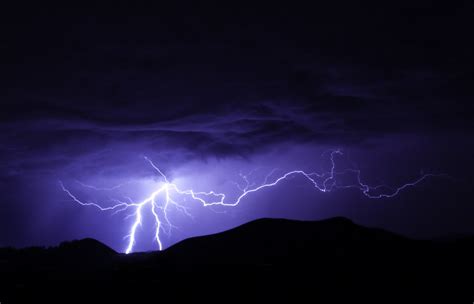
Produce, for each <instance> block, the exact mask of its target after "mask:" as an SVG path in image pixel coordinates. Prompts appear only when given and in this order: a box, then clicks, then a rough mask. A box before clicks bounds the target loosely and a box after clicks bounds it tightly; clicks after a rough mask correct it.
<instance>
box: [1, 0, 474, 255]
mask: <svg viewBox="0 0 474 304" xmlns="http://www.w3.org/2000/svg"><path fill="white" fill-rule="evenodd" d="M241 5H242V6H239V7H237V8H234V9H224V8H220V9H219V8H213V10H209V9H207V8H204V7H195V6H193V7H186V9H182V8H176V7H166V8H165V9H163V8H159V9H158V8H156V10H142V9H136V11H135V10H129V8H116V11H113V12H110V11H108V12H101V11H100V10H98V11H97V12H95V11H94V12H90V11H87V10H77V11H74V12H69V11H67V10H62V9H60V8H54V9H53V8H51V9H48V8H41V9H39V10H32V11H35V12H36V13H35V14H31V13H29V12H25V11H21V10H15V9H12V10H13V11H12V12H11V13H10V14H9V16H5V18H3V21H2V22H4V23H5V26H4V28H5V27H8V28H9V29H10V30H9V31H8V33H5V35H3V36H4V37H5V39H4V41H2V45H1V49H0V52H1V53H0V54H1V56H0V62H1V65H2V69H1V70H2V72H0V80H2V82H1V86H2V90H1V91H0V99H1V100H2V107H3V108H2V111H1V113H0V127H1V128H2V132H1V133H0V191H1V193H2V194H3V195H2V200H1V201H0V208H1V209H0V246H29V245H53V244H57V243H58V242H60V241H64V240H70V239H77V238H84V237H93V238H96V239H98V240H100V241H102V242H104V243H106V244H107V245H109V246H111V247H113V248H114V249H116V250H119V251H123V249H124V247H125V245H126V241H124V240H123V236H124V235H126V234H127V231H128V229H129V227H130V225H131V220H130V219H128V220H124V215H125V214H117V215H111V213H100V212H97V210H95V209H94V208H87V207H81V206H78V205H77V204H75V203H74V202H72V201H71V200H70V199H69V198H68V197H67V196H66V195H65V193H64V192H62V191H61V189H60V187H59V186H58V181H59V180H62V181H63V182H64V183H65V184H66V185H68V186H69V187H71V189H72V190H73V191H74V193H77V194H78V195H80V196H81V197H84V198H93V197H95V198H97V199H101V198H102V199H105V198H106V196H107V195H108V194H103V193H102V194H101V193H94V191H89V190H87V191H86V189H84V188H81V187H78V184H77V183H76V182H75V181H77V180H79V181H81V182H84V183H88V184H94V185H96V186H100V187H111V186H114V185H116V184H118V183H121V182H129V181H131V183H130V184H127V185H126V186H124V187H123V188H122V189H120V191H119V192H115V191H114V192H112V193H111V194H110V196H114V195H117V196H122V195H128V196H131V197H133V198H134V199H140V198H143V197H144V196H146V195H147V194H149V191H150V190H151V189H152V188H153V186H154V183H156V182H157V176H156V172H154V171H153V170H152V169H151V168H150V166H148V165H147V163H146V162H145V161H144V159H143V156H144V155H146V156H148V157H150V158H151V159H153V161H154V162H155V163H156V164H158V165H159V166H160V169H162V170H163V171H164V172H165V173H166V174H167V175H168V177H170V178H171V179H173V180H174V181H176V183H179V184H180V185H183V186H187V187H192V188H193V189H195V190H202V191H209V190H213V189H219V190H220V189H222V190H220V191H226V192H228V193H229V195H232V191H235V189H233V188H232V187H231V184H230V182H231V181H239V172H242V173H248V172H250V171H251V170H253V169H256V168H258V171H257V172H258V173H257V174H256V177H255V178H256V179H258V178H261V175H262V174H263V176H264V175H265V174H266V173H268V172H270V171H271V170H272V169H273V168H279V169H281V170H282V171H280V172H283V171H285V170H294V169H303V170H307V171H313V170H314V171H319V170H322V169H324V170H327V169H328V165H330V163H329V162H328V158H327V155H326V156H325V155H324V154H323V152H324V151H327V150H328V149H334V148H341V149H343V150H344V151H345V160H343V161H348V160H350V161H352V162H354V163H356V164H357V165H358V168H360V169H361V171H362V178H363V179H364V181H367V182H368V183H371V184H380V183H388V184H392V185H399V184H401V183H404V182H407V181H411V180H413V179H414V178H416V177H418V176H419V175H420V172H421V171H423V172H433V173H446V174H449V175H451V176H452V177H453V178H454V179H429V180H427V181H425V182H423V183H421V184H420V185H419V186H418V187H416V188H411V189H408V190H406V191H404V192H403V193H401V194H400V195H399V196H398V197H396V198H393V199H381V200H370V199H368V198H366V197H364V196H363V195H362V194H361V193H360V192H358V191H355V190H340V191H336V192H333V193H320V192H318V191H316V190H314V189H313V188H312V187H311V185H309V184H308V183H307V181H305V180H302V179H298V178H295V179H294V180H291V181H288V182H285V183H282V184H281V185H278V186H277V187H275V188H272V189H268V190H265V191H262V192H260V193H257V194H255V195H252V196H251V197H249V198H248V199H247V200H246V201H245V202H243V203H242V204H241V205H239V206H238V207H237V208H233V209H226V208H213V209H209V208H202V207H199V205H195V206H193V204H192V203H189V205H190V206H191V207H190V208H191V210H192V213H193V215H194V219H189V218H187V217H186V216H183V215H181V214H179V213H173V214H170V216H171V217H172V218H173V223H174V224H175V225H176V226H177V228H176V229H174V230H173V232H172V235H171V236H170V237H167V236H164V238H163V242H164V244H165V246H169V245H172V244H173V243H175V242H177V241H179V240H181V239H184V238H187V237H190V236H195V235H202V234H208V233H214V232H218V231H222V230H225V229H229V228H232V227H234V226H236V225H239V224H242V223H245V222H248V221H250V220H253V219H256V218H261V217H284V218H294V219H324V218H328V217H332V216H341V215H342V216H346V217H349V218H351V219H353V220H354V221H355V222H357V223H360V224H365V225H370V226H377V227H382V228H386V229H389V230H392V231H395V232H400V233H403V234H405V235H409V236H413V237H423V238H426V237H438V236H445V235H450V234H456V233H474V225H473V224H472V223H473V221H472V219H473V216H474V207H473V204H472V194H474V193H473V190H472V189H473V187H472V186H473V178H472V174H471V172H472V170H473V169H474V166H473V164H474V162H473V156H472V155H474V154H473V152H474V151H473V150H474V146H473V144H472V142H473V141H472V139H473V124H472V120H471V117H472V114H473V108H472V103H471V100H472V97H473V94H472V83H471V82H472V78H471V77H470V76H472V69H471V68H470V67H472V64H473V61H472V58H471V54H472V51H473V47H472V42H470V41H467V37H468V36H467V34H468V32H469V30H468V29H469V28H470V23H472V18H470V16H471V15H470V14H471V13H472V5H471V4H468V3H463V4H459V5H457V4H452V5H450V6H449V7H446V6H444V5H442V4H437V3H436V4H430V5H428V4H427V3H425V2H423V1H420V3H418V4H412V5H411V6H407V7H398V6H397V7H395V6H394V7H377V6H371V7H370V8H363V7H353V8H350V9H349V8H348V9H347V11H343V12H341V11H340V10H338V8H337V7H331V6H330V5H327V6H325V7H322V8H321V12H319V13H317V14H319V15H317V16H315V15H314V14H316V13H314V11H313V13H311V14H310V13H309V12H306V11H305V10H304V9H298V8H292V9H291V10H290V12H288V11H287V8H286V9H283V8H279V7H272V8H271V9H269V8H268V7H260V8H259V7H257V8H255V7H254V8H253V9H252V10H249V9H247V8H248V7H244V5H243V4H241ZM427 5H428V6H427ZM439 18H442V19H443V20H447V21H445V22H443V23H442V26H441V23H440V22H439ZM244 25H245V26H244ZM2 34H3V33H2ZM470 79H471V80H470ZM347 164H348V163H345V165H347ZM342 165H344V163H343V164H342ZM234 195H235V194H234ZM152 228H153V223H152V221H151V219H149V218H145V219H144V224H143V229H142V230H140V232H139V234H138V235H139V240H137V245H136V250H150V249H154V248H156V244H153V242H152V238H153V235H152V234H153V232H152V231H153V229H152Z"/></svg>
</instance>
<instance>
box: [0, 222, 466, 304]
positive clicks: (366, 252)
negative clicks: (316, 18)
mask: <svg viewBox="0 0 474 304" xmlns="http://www.w3.org/2000/svg"><path fill="white" fill-rule="evenodd" d="M473 245H474V242H473V239H472V238H471V239H469V238H464V239H456V240H453V241H443V242H435V241H417V240H411V239H408V238H405V237H402V236H399V235H396V234H393V233H391V232H388V231H384V230H380V229H373V228H366V227H362V226H359V225H356V224H354V223H352V222H351V221H350V220H347V219H345V218H333V219H328V220H324V221H317V222H304V221H291V220H282V219H262V220H257V221H254V222H250V223H248V224H245V225H242V226H240V227H237V228H235V229H232V230H229V231H225V232H222V233H218V234H214V235H209V236H203V237H196V238H192V239H188V240H185V241H183V242H181V243H178V244H176V245H174V246H172V247H170V248H168V249H167V250H165V251H163V252H150V253H137V254H131V255H123V254H118V253H116V252H114V251H113V250H111V249H110V248H108V247H107V246H105V245H103V244H101V243H99V242H97V241H95V240H92V239H86V240H82V241H74V242H67V243H63V244H61V245H60V246H59V247H56V248H49V249H41V248H30V249H21V250H15V249H1V250H0V267H1V268H0V274H1V279H0V283H2V284H1V286H2V287H1V289H0V295H4V296H6V297H7V298H8V299H12V300H13V299H22V300H26V299H27V298H28V297H29V296H31V295H32V294H36V295H37V294H38V293H35V291H38V290H40V291H41V293H40V294H43V295H47V297H46V298H47V300H49V301H51V300H52V295H55V291H56V290H63V291H70V292H74V293H75V294H77V295H78V296H84V297H85V298H87V297H89V296H92V295H93V297H94V298H95V297H97V296H98V295H102V296H104V297H105V298H106V299H107V300H110V299H114V300H124V299H133V300H137V297H138V298H139V297H144V298H148V296H149V295H151V294H154V295H155V296H156V297H157V298H160V299H163V298H164V297H172V298H173V299H175V300H176V298H188V299H194V300H196V299H197V298H199V296H200V295H202V292H204V291H205V292H206V295H209V293H210V294H212V295H213V296H216V295H220V294H222V295H223V296H229V295H231V296H232V297H237V298H241V299H255V298H256V297H257V298H258V297H260V298H261V299H262V300H268V299H280V297H282V296H291V297H292V298H294V297H296V298H298V297H299V298H301V299H306V298H308V297H310V298H312V299H319V298H324V299H326V300H327V299H330V300H335V301H339V300H340V301H344V302H345V301H347V300H355V299H359V298H364V300H368V299H371V300H374V301H381V302H390V301H392V300H393V301H395V302H397V301H400V300H405V301H406V300H407V299H408V300H412V301H415V300H416V301H423V302H426V301H427V300H431V302H432V301H438V300H442V301H449V302H450V303H456V301H457V300H459V301H462V302H465V301H472V299H471V298H472V297H473V296H474V288H473V287H474V284H473V283H474V280H473V279H472V278H471V277H472V273H473V270H474V263H473V261H472V256H474V250H473V248H474V246H473ZM85 287H86V288H85ZM79 291H80V292H79ZM53 298H54V297H53ZM35 299H36V298H35ZM61 300H64V299H61ZM85 300H88V301H89V300H90V299H85ZM468 303H470V302H468Z"/></svg>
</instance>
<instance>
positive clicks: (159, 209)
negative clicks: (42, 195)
mask: <svg viewBox="0 0 474 304" xmlns="http://www.w3.org/2000/svg"><path fill="white" fill-rule="evenodd" d="M336 155H342V152H341V151H340V150H334V151H331V154H330V161H331V169H330V171H329V172H323V173H314V172H311V173H307V172H305V171H302V170H294V171H289V172H286V173H284V174H283V175H281V176H280V177H278V178H275V179H274V180H273V181H272V182H268V180H269V179H270V177H271V176H272V175H274V174H275V171H276V170H275V169H274V170H272V171H271V172H270V173H269V174H268V175H267V176H266V177H265V179H264V181H263V183H262V184H260V185H259V186H254V184H250V182H249V180H248V176H247V175H241V177H242V179H243V180H244V182H245V187H243V188H242V187H240V186H239V185H238V184H237V186H238V188H239V190H240V191H241V194H240V195H239V196H238V197H237V198H236V199H235V200H234V201H230V202H228V201H227V200H226V198H227V197H226V195H225V194H224V193H218V192H215V191H208V192H203V191H199V192H195V191H194V190H192V189H187V190H181V189H180V188H179V187H178V185H176V184H174V183H171V182H169V180H168V178H167V177H166V175H165V174H164V173H163V172H162V171H161V170H160V169H159V168H158V167H157V166H156V165H155V164H154V163H153V161H152V160H150V159H149V158H148V157H146V156H145V157H144V158H145V160H146V161H147V162H148V163H149V164H150V166H151V167H152V168H153V169H154V170H155V171H156V172H157V173H158V174H159V175H160V176H161V177H162V178H163V180H164V183H163V184H161V185H160V187H158V188H157V189H156V190H155V191H154V192H152V193H151V195H150V196H148V197H147V198H146V199H144V200H143V201H141V202H134V201H133V200H132V199H130V198H127V200H128V202H124V201H121V200H116V199H114V200H112V201H113V202H114V203H115V204H114V205H111V206H108V207H103V206H102V205H101V204H97V203H93V202H83V201H82V200H80V199H79V198H78V197H77V196H75V195H74V194H73V193H72V192H71V191H69V190H68V189H67V188H66V187H65V186H64V184H63V183H62V182H61V181H60V182H59V185H60V187H61V189H62V190H63V191H64V192H65V193H66V194H67V195H68V196H69V197H70V198H71V199H72V200H73V201H75V202H76V203H78V204H80V205H82V206H93V207H95V208H97V209H99V210H100V211H110V210H113V211H114V213H118V212H121V211H124V210H126V209H128V208H135V209H134V213H133V214H131V215H130V216H132V217H134V222H133V224H132V226H131V228H130V230H129V231H130V232H129V234H128V235H127V238H128V245H127V247H126V249H125V253H127V254H128V253H130V252H132V251H133V248H134V245H135V243H136V234H137V229H138V227H139V226H141V224H142V219H143V214H142V212H143V210H144V208H145V206H149V208H150V211H151V214H152V215H153V219H154V221H155V233H154V240H155V241H156V242H157V244H158V248H159V250H162V249H163V243H162V241H161V239H160V232H161V231H163V232H165V233H171V229H172V227H174V226H173V225H172V223H171V221H170V219H169V217H168V212H169V211H170V207H174V208H175V209H177V210H178V211H181V212H182V213H184V214H185V215H187V216H190V217H192V214H191V213H190V212H189V211H188V208H186V207H185V206H183V205H182V204H180V203H178V202H177V201H176V200H175V199H174V198H173V196H174V195H178V196H185V197H188V198H191V199H192V200H194V201H196V202H199V203H200V204H201V205H202V206H203V207H209V206H224V207H236V206H238V205H239V204H240V203H241V202H242V200H243V199H244V198H245V197H247V196H248V195H250V194H251V193H255V192H258V191H260V190H263V189H266V188H271V187H274V186H276V185H278V184H279V183H281V182H282V181H284V180H287V179H289V178H291V177H293V176H302V177H304V178H305V179H306V180H308V181H309V182H310V183H311V184H312V185H313V186H314V187H315V188H316V189H317V190H319V191H321V192H324V193H326V192H331V191H332V190H334V189H349V188H355V189H358V190H360V191H361V193H362V194H363V195H364V196H366V197H367V198H370V199H382V198H392V197H394V196H396V195H398V194H399V193H400V192H401V191H403V190H405V189H406V188H409V187H413V186H416V185H417V184H419V183H420V182H422V181H423V180H425V179H427V178H429V177H439V176H445V175H443V174H424V175H422V176H421V177H419V178H417V179H416V180H414V181H411V182H408V183H406V184H403V185H401V186H399V187H397V188H394V189H391V188H390V187H387V186H385V185H377V186H369V185H368V184H365V183H364V182H362V180H361V176H360V175H361V172H360V170H355V169H345V170H344V171H341V172H337V171H336V163H335V160H334V157H335V156H336ZM349 173H352V174H355V176H356V181H357V182H356V183H354V184H348V185H344V184H342V185H341V184H337V176H340V175H345V174H349ZM78 183H79V184H80V185H82V186H83V187H86V188H91V189H94V190H108V191H109V190H110V191H111V190H114V189H117V188H119V187H121V186H123V184H122V185H119V186H116V187H112V188H97V187H94V186H90V185H86V184H83V183H81V182H78ZM383 188H385V189H389V190H391V191H390V192H388V193H387V192H385V193H384V192H381V193H378V194H377V193H376V194H373V191H376V190H379V191H380V189H383ZM158 202H160V203H158Z"/></svg>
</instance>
